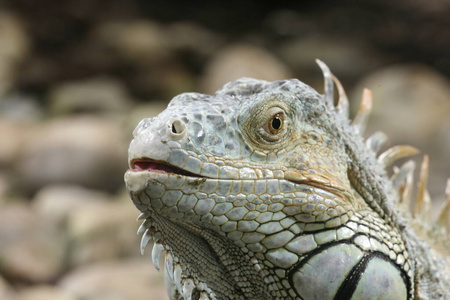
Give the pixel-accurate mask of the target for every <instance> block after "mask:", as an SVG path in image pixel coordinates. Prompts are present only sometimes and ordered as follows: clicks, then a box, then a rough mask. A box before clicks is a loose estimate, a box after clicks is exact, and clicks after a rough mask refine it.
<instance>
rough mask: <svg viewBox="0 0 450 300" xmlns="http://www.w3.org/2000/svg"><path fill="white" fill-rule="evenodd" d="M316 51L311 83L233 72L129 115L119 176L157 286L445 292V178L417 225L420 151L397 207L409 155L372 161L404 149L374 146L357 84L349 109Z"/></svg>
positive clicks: (253, 294)
mask: <svg viewBox="0 0 450 300" xmlns="http://www.w3.org/2000/svg"><path fill="white" fill-rule="evenodd" d="M317 62H318V64H319V66H320V67H321V69H322V71H323V73H324V77H325V92H324V95H321V94H319V93H318V92H316V91H315V90H314V89H313V88H311V87H310V86H308V85H306V84H304V83H302V82H300V81H299V80H297V79H290V80H279V81H274V82H267V81H264V80H256V79H250V78H242V79H239V80H236V81H233V82H230V83H227V84H226V85H225V86H223V87H222V88H221V89H219V90H218V91H217V92H216V93H215V95H213V96H211V95H204V94H199V93H184V94H181V95H178V96H176V97H175V98H173V99H172V101H171V102H170V104H169V106H168V108H167V109H166V110H165V111H163V112H162V113H160V114H159V115H158V116H156V117H153V118H146V119H143V120H142V121H141V122H140V123H139V124H138V125H137V127H136V129H135V130H134V132H133V136H134V139H133V140H132V141H131V144H130V146H129V166H130V169H129V170H128V171H127V172H126V173H125V181H126V186H127V190H128V192H129V194H130V196H131V198H132V200H133V202H134V205H135V206H136V207H137V208H138V209H139V210H140V211H141V212H142V214H141V215H140V216H139V217H138V220H143V223H142V225H141V226H140V228H139V230H138V233H139V234H143V236H142V242H141V251H143V250H144V248H145V247H146V245H147V244H148V242H149V241H150V240H151V239H153V241H154V245H153V249H152V260H153V263H154V265H155V267H156V268H157V269H158V270H159V269H160V258H161V254H163V255H164V261H165V278H166V287H167V290H168V293H169V298H170V299H201V300H205V299H211V300H212V299H306V300H309V299H320V300H323V299H450V279H449V276H450V259H449V250H448V249H449V247H450V241H449V240H450V238H449V232H450V230H449V205H450V192H449V191H447V194H448V195H447V202H446V204H445V207H444V209H443V210H442V213H440V214H439V217H438V220H437V222H436V223H435V224H433V226H431V225H428V224H430V223H429V222H428V220H427V219H429V211H430V200H429V196H428V192H427V189H426V181H427V174H428V173H427V172H428V157H426V156H425V158H424V162H423V163H422V171H421V175H420V177H421V178H420V181H419V189H418V192H417V194H418V196H417V199H416V204H415V208H414V212H413V213H412V214H410V213H409V207H410V203H411V201H410V200H411V198H412V196H411V195H412V189H413V170H414V162H413V161H409V162H407V163H405V164H404V165H402V166H401V167H399V168H398V167H394V170H393V175H392V176H391V177H388V175H387V171H386V168H387V167H388V166H390V165H391V164H392V163H393V162H394V161H396V160H397V159H398V158H400V157H405V156H409V155H413V154H416V153H417V150H416V149H415V148H413V147H410V146H396V147H393V148H391V149H389V150H387V151H386V152H384V153H382V154H381V155H379V156H377V153H378V152H379V151H380V148H381V147H382V145H383V144H384V142H385V141H386V136H385V135H384V134H383V133H381V132H377V133H375V134H374V135H372V136H371V137H369V138H368V139H367V140H366V141H364V139H363V137H362V135H363V133H364V129H365V127H366V123H367V118H368V115H369V113H370V110H371V106H372V98H371V94H370V91H369V90H365V92H364V94H363V100H362V104H361V107H360V110H359V112H358V114H357V115H356V117H355V119H354V120H353V121H352V122H351V121H350V120H349V104H348V99H347V96H346V95H345V92H344V90H343V88H342V86H341V83H340V82H339V81H338V80H337V78H336V77H335V76H334V75H333V74H332V73H331V72H330V70H329V69H328V67H327V66H326V65H325V64H324V63H323V62H321V61H317ZM334 85H336V87H337V89H338V93H339V99H338V101H337V104H336V105H335V101H334V97H333V96H334ZM449 186H450V183H449ZM448 190H450V187H448Z"/></svg>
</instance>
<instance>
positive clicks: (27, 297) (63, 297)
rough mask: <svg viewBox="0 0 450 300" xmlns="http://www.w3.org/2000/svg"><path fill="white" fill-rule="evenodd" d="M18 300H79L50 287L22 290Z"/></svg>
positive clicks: (39, 286)
mask: <svg viewBox="0 0 450 300" xmlns="http://www.w3.org/2000/svg"><path fill="white" fill-rule="evenodd" d="M16 299H17V300H77V298H75V297H74V296H72V295H71V294H70V293H68V292H66V291H64V290H62V289H58V288H56V287H54V286H50V285H38V286H32V287H28V288H25V289H21V290H20V292H19V293H18V295H17V297H16Z"/></svg>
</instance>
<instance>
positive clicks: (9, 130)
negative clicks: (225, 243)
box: [0, 118, 30, 169]
mask: <svg viewBox="0 0 450 300" xmlns="http://www.w3.org/2000/svg"><path fill="white" fill-rule="evenodd" d="M29 127H30V125H28V124H25V123H24V122H17V121H12V120H8V119H2V118H0V136H1V143H0V169H11V168H13V166H14V165H15V164H16V163H17V160H18V158H19V155H20V151H21V149H23V146H24V144H25V141H26V138H27V131H28V129H29Z"/></svg>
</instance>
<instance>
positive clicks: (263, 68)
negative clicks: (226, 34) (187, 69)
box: [201, 44, 292, 94]
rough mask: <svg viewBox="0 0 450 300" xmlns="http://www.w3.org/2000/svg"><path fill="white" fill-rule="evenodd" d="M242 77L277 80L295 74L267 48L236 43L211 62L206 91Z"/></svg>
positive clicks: (205, 76) (207, 68) (210, 92)
mask: <svg viewBox="0 0 450 300" xmlns="http://www.w3.org/2000/svg"><path fill="white" fill-rule="evenodd" d="M240 77H252V78H258V79H264V80H268V81H274V80H279V79H286V78H290V77H292V75H291V74H290V72H289V70H288V68H287V67H286V66H285V65H284V64H283V63H282V62H281V61H280V60H278V59H277V58H276V57H275V56H274V55H272V54H270V53H269V52H267V51H266V50H264V49H263V48H259V47H256V46H250V45H244V44H234V45H231V46H228V47H227V48H224V49H223V50H222V51H220V52H218V53H217V54H216V55H215V57H213V58H212V60H211V61H210V62H209V63H208V65H207V66H206V70H205V72H204V74H203V77H202V79H201V86H202V91H203V92H206V93H208V94H214V92H215V91H216V90H217V89H219V88H220V87H222V86H223V85H224V84H225V83H227V82H229V81H232V80H235V79H238V78H240Z"/></svg>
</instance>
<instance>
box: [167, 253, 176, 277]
mask: <svg viewBox="0 0 450 300" xmlns="http://www.w3.org/2000/svg"><path fill="white" fill-rule="evenodd" d="M165 266H166V273H167V275H168V276H169V278H170V280H172V282H175V281H174V278H173V258H172V254H170V253H166V255H165Z"/></svg>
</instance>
